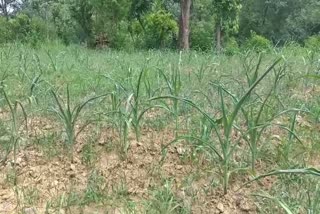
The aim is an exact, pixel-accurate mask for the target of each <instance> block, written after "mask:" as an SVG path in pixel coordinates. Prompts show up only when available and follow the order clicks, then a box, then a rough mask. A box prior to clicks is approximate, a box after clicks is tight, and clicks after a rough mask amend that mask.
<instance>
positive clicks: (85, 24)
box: [71, 0, 93, 42]
mask: <svg viewBox="0 0 320 214" xmlns="http://www.w3.org/2000/svg"><path fill="white" fill-rule="evenodd" d="M71 16H72V17H73V18H74V19H75V20H76V22H77V23H78V24H79V26H80V28H81V33H80V35H79V36H80V41H81V42H85V41H86V42H88V41H90V40H92V36H93V32H92V30H93V21H92V16H93V7H92V5H91V4H90V1H88V0H75V1H74V2H73V4H72V5H71Z"/></svg>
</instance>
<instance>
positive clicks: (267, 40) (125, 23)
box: [0, 0, 320, 54]
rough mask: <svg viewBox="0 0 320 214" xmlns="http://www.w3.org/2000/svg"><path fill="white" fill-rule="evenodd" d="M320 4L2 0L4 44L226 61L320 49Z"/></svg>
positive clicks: (0, 37)
mask: <svg viewBox="0 0 320 214" xmlns="http://www.w3.org/2000/svg"><path fill="white" fill-rule="evenodd" d="M319 4H320V3H319V1H317V0H246V1H241V0H199V1H193V0H181V1H177V0H112V1H111V0H66V1H62V0H23V1H18V0H3V1H1V3H0V8H1V10H0V14H1V15H2V16H1V17H0V28H1V30H0V43H6V42H17V41H19V42H23V43H30V44H32V45H37V44H38V43H42V42H45V41H53V40H59V41H61V42H63V43H64V44H72V43H75V44H83V45H85V46H87V47H102V46H104V47H110V48H114V49H126V50H132V49H164V48H166V49H176V48H182V49H188V48H191V49H194V50H202V51H208V50H217V51H220V50H225V51H226V52H228V53H229V54H230V53H231V52H235V51H237V50H238V48H239V47H241V48H252V46H260V47H257V49H261V48H263V49H267V48H268V46H270V45H275V46H277V47H280V46H283V45H285V44H287V43H288V42H295V43H296V44H299V45H302V46H303V45H310V43H313V45H312V46H314V45H316V46H319V43H318V42H317V41H319V32H320V21H319V20H320V12H319V9H318V8H319V6H320V5H319ZM310 37H313V39H310ZM248 40H249V41H248ZM311 40H312V41H311ZM183 41H184V42H183ZM314 43H316V44H314Z"/></svg>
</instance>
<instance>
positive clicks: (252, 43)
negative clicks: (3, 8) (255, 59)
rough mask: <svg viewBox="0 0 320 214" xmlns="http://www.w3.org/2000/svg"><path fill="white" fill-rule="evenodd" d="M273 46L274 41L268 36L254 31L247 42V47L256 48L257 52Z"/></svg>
mask: <svg viewBox="0 0 320 214" xmlns="http://www.w3.org/2000/svg"><path fill="white" fill-rule="evenodd" d="M271 47H272V43H271V41H270V40H268V39H267V38H265V37H263V36H260V35H257V34H256V33H252V35H251V38H250V39H249V40H248V41H247V42H246V43H245V48H246V49H251V50H255V51H257V52H263V51H268V50H270V48H271Z"/></svg>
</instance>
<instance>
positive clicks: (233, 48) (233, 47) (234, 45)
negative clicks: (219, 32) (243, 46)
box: [224, 37, 240, 56]
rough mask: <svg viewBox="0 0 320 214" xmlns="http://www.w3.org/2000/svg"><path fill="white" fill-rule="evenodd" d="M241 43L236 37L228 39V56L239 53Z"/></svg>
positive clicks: (225, 51) (226, 47)
mask: <svg viewBox="0 0 320 214" xmlns="http://www.w3.org/2000/svg"><path fill="white" fill-rule="evenodd" d="M239 51H240V49H239V44H238V42H237V40H236V39H235V38H234V37H230V38H227V39H226V42H225V47H224V53H225V54H226V55H228V56H232V55H234V54H236V53H239Z"/></svg>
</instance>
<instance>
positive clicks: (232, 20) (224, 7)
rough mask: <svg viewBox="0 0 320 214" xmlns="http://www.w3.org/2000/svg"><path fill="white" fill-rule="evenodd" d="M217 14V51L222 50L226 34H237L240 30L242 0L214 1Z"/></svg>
mask: <svg viewBox="0 0 320 214" xmlns="http://www.w3.org/2000/svg"><path fill="white" fill-rule="evenodd" d="M213 4H214V10H215V12H216V20H217V21H216V50H217V51H218V52H220V51H221V49H222V42H223V37H224V34H225V33H233V32H237V31H238V29H239V24H238V23H239V13H240V10H241V7H242V4H241V0H213Z"/></svg>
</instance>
